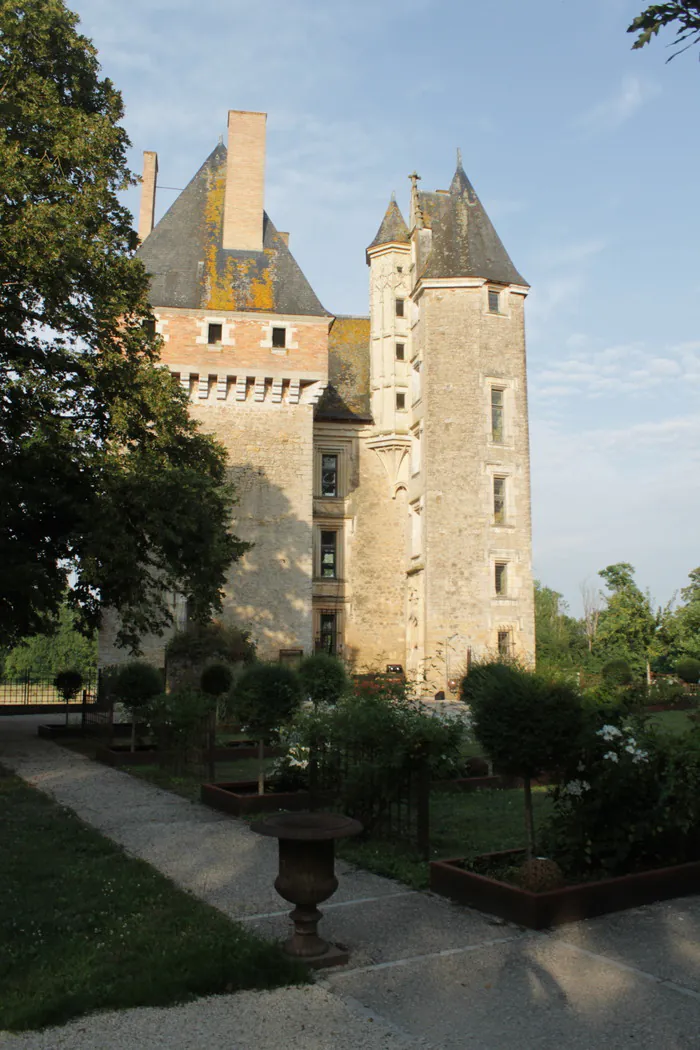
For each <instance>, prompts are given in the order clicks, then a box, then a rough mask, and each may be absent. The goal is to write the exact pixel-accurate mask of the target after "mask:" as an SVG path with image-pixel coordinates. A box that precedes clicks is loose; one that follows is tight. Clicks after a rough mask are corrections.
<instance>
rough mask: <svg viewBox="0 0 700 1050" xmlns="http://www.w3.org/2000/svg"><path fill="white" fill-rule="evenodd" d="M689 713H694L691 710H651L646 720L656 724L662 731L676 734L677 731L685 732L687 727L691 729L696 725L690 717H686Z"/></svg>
mask: <svg viewBox="0 0 700 1050" xmlns="http://www.w3.org/2000/svg"><path fill="white" fill-rule="evenodd" d="M689 714H694V712H693V711H652V712H651V713H650V714H648V715H647V720H648V722H649V724H650V725H654V726H658V728H659V729H661V730H663V732H664V733H672V734H673V735H677V734H679V733H687V732H688V730H689V729H692V728H693V727H694V726H696V725H697V723H696V722H693V721H692V719H690V718H689V717H688V715H689Z"/></svg>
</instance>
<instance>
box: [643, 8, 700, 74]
mask: <svg viewBox="0 0 700 1050" xmlns="http://www.w3.org/2000/svg"><path fill="white" fill-rule="evenodd" d="M670 25H675V27H676V38H675V41H674V44H673V46H674V47H675V48H676V50H675V51H674V52H673V54H672V55H670V56H669V58H668V59H667V61H668V62H670V61H671V59H672V58H675V56H676V55H679V54H680V53H681V52H682V51H687V50H688V48H689V47H692V46H693V44H697V43H698V42H700V0H675V2H674V3H668V4H651V6H650V7H647V8H646V9H645V10H644V11H642V13H641V14H640V15H637V17H636V18H635V20H634V22H633V23H632V25H631V26H629V27H628V29H627V32H628V33H636V34H637V38H636V40H635V42H634V43H633V44H632V47H633V48H639V47H644V45H645V44H648V43H649V41H650V40H651V38H652V37H653V36H656V34H657V33H658V32H659V30H660V29H663V28H664V27H665V26H670Z"/></svg>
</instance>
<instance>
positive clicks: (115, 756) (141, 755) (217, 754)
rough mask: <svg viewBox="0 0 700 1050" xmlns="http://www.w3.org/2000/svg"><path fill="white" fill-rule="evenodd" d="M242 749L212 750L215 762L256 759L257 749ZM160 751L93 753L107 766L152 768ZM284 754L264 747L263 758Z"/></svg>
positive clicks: (123, 749) (117, 749) (113, 749)
mask: <svg viewBox="0 0 700 1050" xmlns="http://www.w3.org/2000/svg"><path fill="white" fill-rule="evenodd" d="M245 745H247V741H244V746H243V747H217V748H215V750H214V761H215V762H235V761H236V760H237V759H241V758H257V757H258V749H257V747H253V746H245ZM162 754H163V753H162V751H159V750H158V748H156V747H139V748H137V750H136V751H134V752H131V751H130V750H129V747H128V745H126V746H124V747H100V748H98V749H97V751H96V752H95V758H96V759H97V761H98V762H104V764H105V765H107V766H152V765H154V764H157V763H158V762H159V761H160V760H161V758H162ZM281 754H284V750H283V749H282V748H278V747H266V748H265V758H274V757H276V756H277V755H281Z"/></svg>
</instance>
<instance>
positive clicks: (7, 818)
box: [0, 776, 310, 1031]
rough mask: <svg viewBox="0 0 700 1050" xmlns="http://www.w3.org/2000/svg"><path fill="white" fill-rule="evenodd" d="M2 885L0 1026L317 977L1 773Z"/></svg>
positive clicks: (19, 1026) (36, 1023)
mask: <svg viewBox="0 0 700 1050" xmlns="http://www.w3.org/2000/svg"><path fill="white" fill-rule="evenodd" d="M0 887H1V888H2V890H1V892H0V987H1V988H2V995H0V1029H6V1030H12V1031H19V1030H22V1029H28V1028H41V1027H44V1026H46V1025H50V1024H61V1023H64V1022H66V1021H68V1020H70V1019H72V1018H74V1017H79V1016H82V1015H84V1014H87V1013H91V1012H93V1011H95V1010H106V1009H126V1008H128V1007H136V1006H167V1005H170V1004H172V1003H178V1002H186V1001H188V1000H191V999H194V998H196V997H197V996H201V995H211V994H216V993H223V992H233V991H238V990H240V989H247V988H276V987H280V986H282V985H289V984H300V983H304V982H306V981H308V980H310V977H309V975H308V971H307V970H306V968H305V967H303V966H301V965H300V964H298V963H295V962H293V961H292V960H290V959H288V958H286V957H285V956H284V955H283V954H282V951H281V950H280V949H279V948H278V947H277V946H276V945H274V944H270V943H269V942H267V941H264V940H263V939H262V938H260V937H258V936H256V935H254V934H252V933H250V932H249V931H248V930H246V929H244V928H243V927H242V926H240V925H238V924H236V923H234V922H231V921H230V920H229V919H227V918H226V917H225V916H224V915H221V914H220V913H219V912H217V911H216V910H215V909H214V908H212V907H210V906H209V905H207V904H204V903H203V902H201V901H199V900H197V899H196V898H195V897H193V896H191V895H190V894H188V893H185V892H184V891H183V890H180V889H178V888H177V887H176V886H174V884H173V883H172V882H171V881H170V880H169V879H167V878H166V877H165V876H164V875H161V874H160V873H159V872H158V871H156V870H155V869H154V868H152V867H151V866H150V865H149V864H147V863H145V861H141V860H137V859H134V858H131V857H128V856H127V855H126V854H125V853H124V851H123V850H122V849H121V848H120V847H118V846H117V845H115V844H114V843H112V842H111V841H109V840H108V839H106V838H104V837H103V836H102V835H100V834H99V833H98V832H97V831H94V830H93V829H92V828H90V827H88V826H87V825H85V824H83V823H82V821H80V820H79V819H78V817H76V816H75V815H74V814H73V813H71V812H70V811H68V810H66V809H64V808H63V807H61V806H59V805H57V804H56V803H55V802H53V801H51V800H50V799H48V798H47V797H46V796H45V795H42V794H41V792H39V791H36V790H35V789H34V788H31V787H29V786H28V785H26V784H25V783H23V782H22V781H21V780H19V779H18V778H16V777H13V776H0Z"/></svg>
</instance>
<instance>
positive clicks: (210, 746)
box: [199, 662, 233, 780]
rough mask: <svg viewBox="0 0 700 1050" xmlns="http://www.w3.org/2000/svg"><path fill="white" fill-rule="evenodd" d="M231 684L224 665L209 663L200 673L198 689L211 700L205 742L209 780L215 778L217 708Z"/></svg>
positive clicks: (227, 667) (231, 679) (227, 669)
mask: <svg viewBox="0 0 700 1050" xmlns="http://www.w3.org/2000/svg"><path fill="white" fill-rule="evenodd" d="M232 682H233V671H232V670H231V668H230V667H229V666H228V664H224V663H216V662H215V663H210V664H207V666H206V667H205V668H204V670H203V671H202V675H201V678H200V680H199V685H200V689H201V690H202V692H203V693H204V694H205V695H206V696H210V697H211V698H212V700H213V705H212V709H211V711H210V712H209V716H208V720H209V725H208V737H209V739H208V741H207V756H208V764H209V778H210V780H214V778H215V776H216V770H215V749H216V722H217V713H218V712H217V707H218V703H219V701H220V700H221V698H222V697H223V696H224V695H225V694H226V693H228V691H229V690H230V688H231V684H232Z"/></svg>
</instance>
